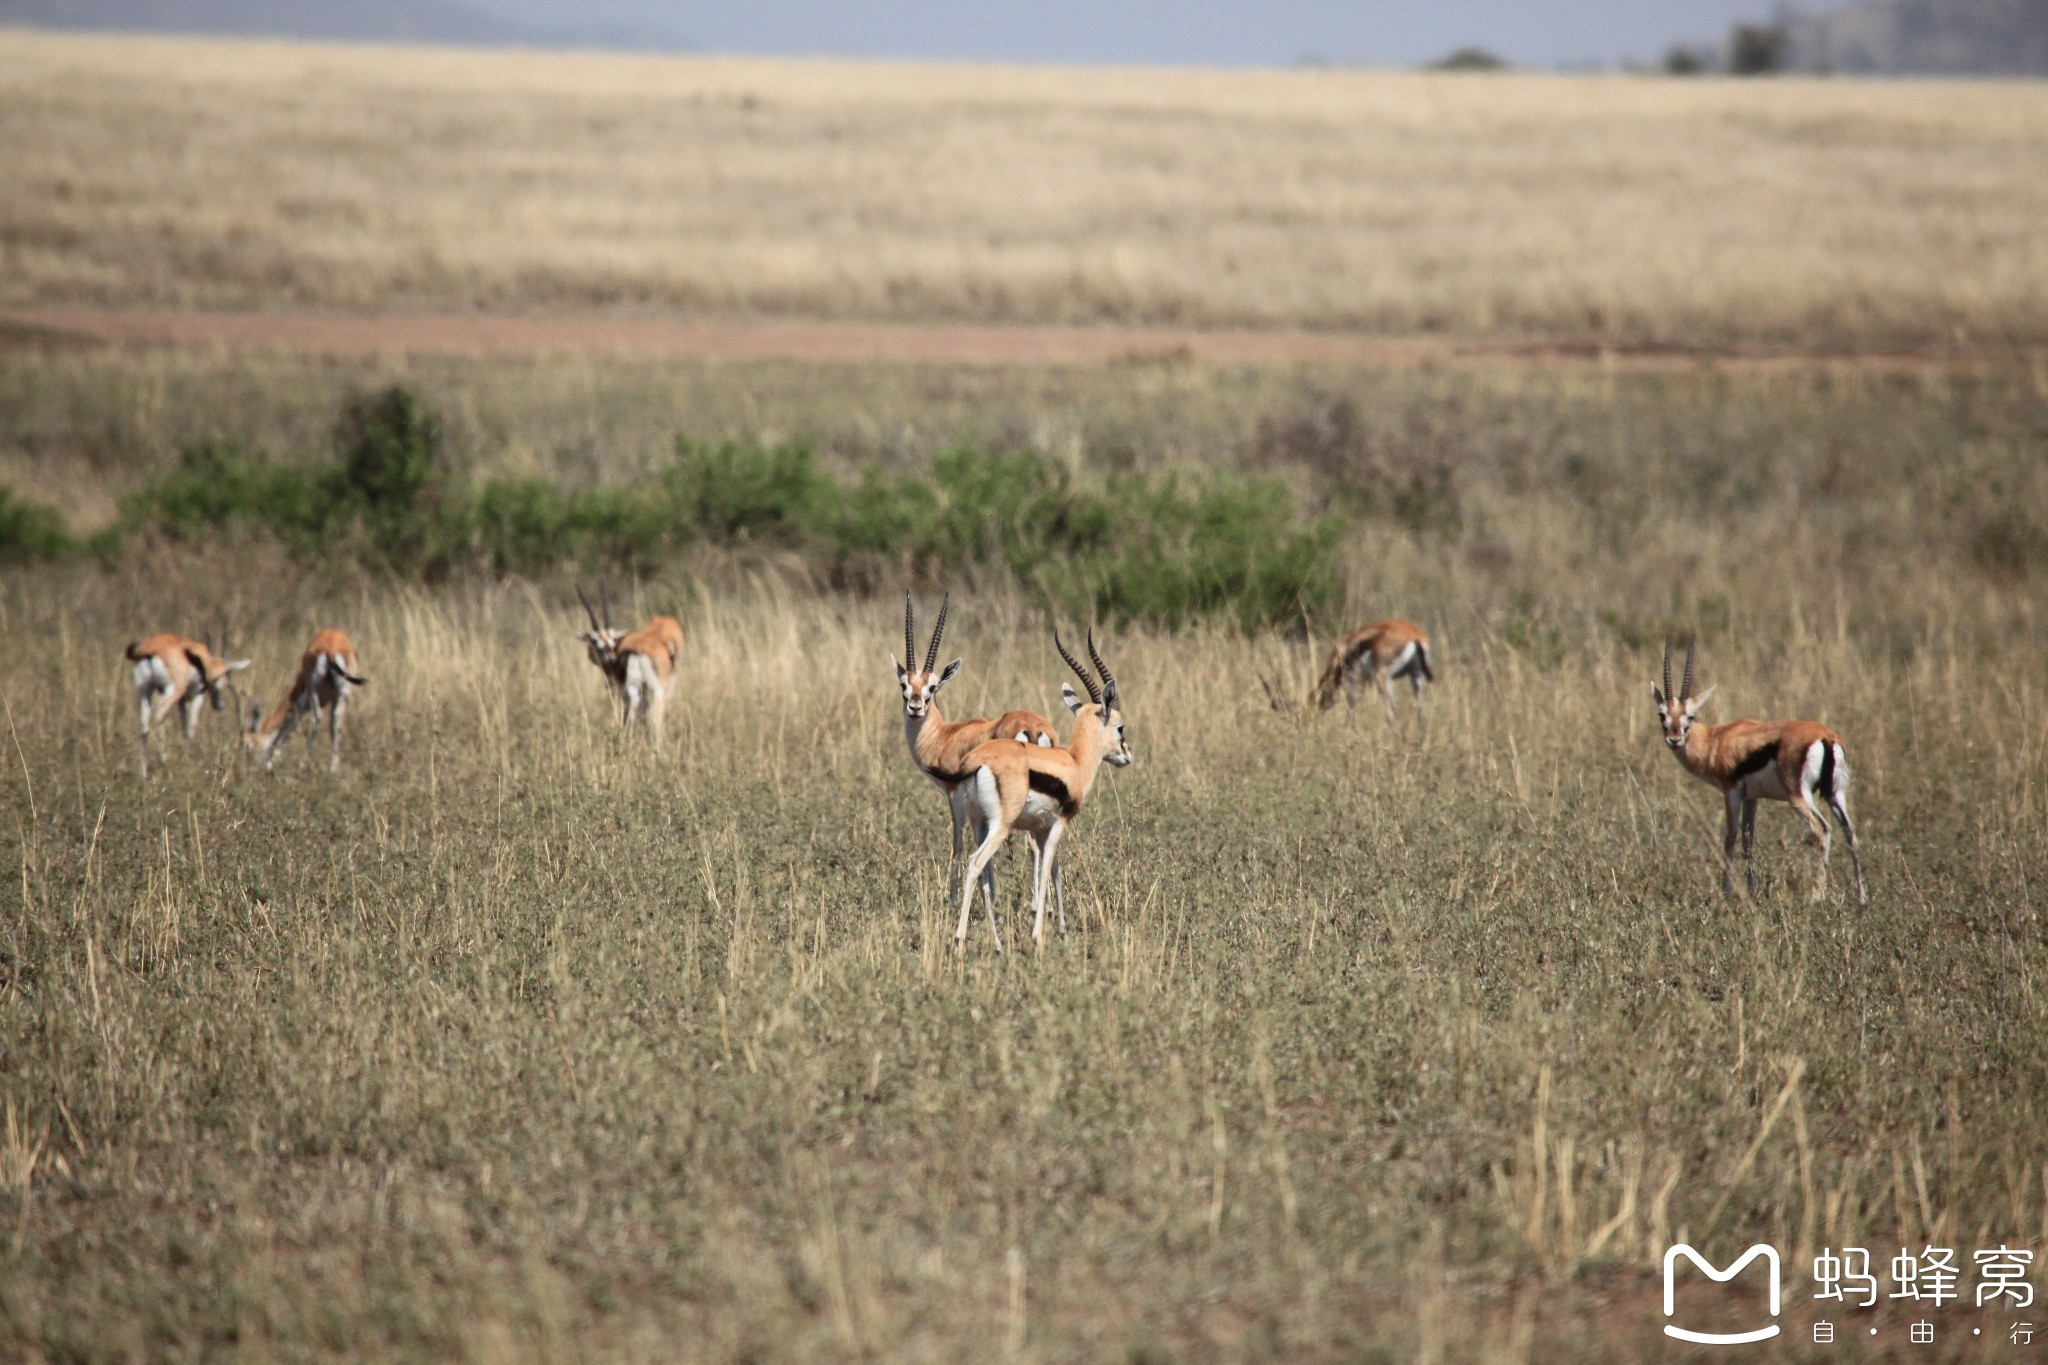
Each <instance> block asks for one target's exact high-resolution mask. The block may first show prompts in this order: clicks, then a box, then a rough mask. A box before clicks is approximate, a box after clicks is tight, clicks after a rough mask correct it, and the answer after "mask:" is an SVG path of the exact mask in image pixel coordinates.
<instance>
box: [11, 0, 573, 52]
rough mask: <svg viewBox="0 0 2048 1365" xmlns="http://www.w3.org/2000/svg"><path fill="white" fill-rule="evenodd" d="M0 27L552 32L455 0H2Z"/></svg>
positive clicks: (486, 37) (431, 37)
mask: <svg viewBox="0 0 2048 1365" xmlns="http://www.w3.org/2000/svg"><path fill="white" fill-rule="evenodd" d="M0 25H16V26H22V27H29V28H61V29H113V30H120V31H124V32H140V33H214V34H232V35H244V36H251V37H255V36H261V37H274V38H337V39H348V40H356V41H386V42H415V43H462V44H477V45H485V46H491V45H498V44H505V43H522V42H540V41H545V40H547V39H549V38H551V37H554V36H557V35H548V34H538V33H535V32H533V31H531V30H528V29H526V28H524V27H522V26H520V25H518V24H515V23H511V22H508V21H506V20H504V19H500V18H498V17H497V16H495V15H491V14H486V13H484V12H482V11H480V10H474V9H471V8H469V7H468V6H467V5H463V4H459V3H456V0H0Z"/></svg>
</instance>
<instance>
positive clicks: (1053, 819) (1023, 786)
mask: <svg viewBox="0 0 2048 1365" xmlns="http://www.w3.org/2000/svg"><path fill="white" fill-rule="evenodd" d="M1052 640H1053V645H1054V647H1055V648H1057V649H1058V650H1059V652H1060V657H1061V658H1062V659H1065V660H1066V661H1067V666H1068V667H1069V668H1071V669H1073V670H1074V672H1075V673H1076V674H1077V675H1078V676H1079V677H1080V679H1081V682H1082V685H1083V686H1085V687H1086V688H1087V689H1088V700H1087V701H1085V702H1084V701H1082V700H1081V699H1080V697H1078V696H1076V695H1075V693H1074V689H1073V688H1072V687H1069V686H1067V685H1066V684H1064V683H1063V684H1061V686H1060V695H1061V697H1062V698H1063V699H1065V701H1066V703H1067V709H1068V710H1069V711H1072V712H1073V713H1074V733H1073V736H1072V737H1071V738H1070V739H1069V740H1068V741H1067V742H1066V744H1064V745H1061V746H1058V747H1055V748H1044V747H1041V746H1039V745H1035V744H1010V743H1006V742H1004V741H1002V740H992V741H990V742H988V743H985V744H982V745H980V746H978V747H977V748H975V749H974V750H973V751H972V752H971V753H969V754H968V755H967V765H968V768H969V775H968V778H967V781H966V782H965V783H964V784H963V785H964V787H965V789H966V792H967V810H968V815H969V817H970V818H971V819H973V820H974V821H976V822H977V823H979V824H980V825H981V826H982V827H983V828H984V829H985V830H986V831H987V833H986V834H984V835H983V837H982V840H981V844H980V846H979V847H977V848H976V849H975V850H974V856H973V857H972V858H971V859H970V860H969V861H968V865H967V875H966V878H965V881H966V883H967V884H966V885H964V886H962V887H961V894H960V924H959V927H958V928H957V929H956V930H954V933H953V938H954V941H955V942H957V943H960V944H962V945H965V943H966V942H967V920H968V914H969V912H970V911H971V910H972V909H973V906H974V887H973V884H972V883H973V881H974V879H975V878H976V877H977V876H978V875H979V874H980V872H981V870H982V869H983V868H984V867H986V866H987V865H988V860H989V859H991V858H993V857H995V855H996V850H997V849H998V848H1000V847H1002V843H1003V840H1005V839H1007V838H1009V836H1010V831H1011V830H1013V829H1021V830H1024V831H1026V832H1027V833H1029V834H1030V835H1031V841H1032V843H1033V845H1034V846H1035V850H1036V857H1035V859H1034V875H1033V876H1032V879H1031V941H1032V942H1034V943H1040V944H1042V943H1044V942H1045V897H1046V892H1047V889H1048V887H1049V886H1050V887H1051V888H1052V889H1053V890H1054V892H1055V897H1056V899H1059V897H1058V885H1059V845H1060V837H1061V835H1063V834H1064V833H1065V832H1066V829H1067V826H1069V825H1071V824H1072V823H1073V822H1074V821H1075V820H1076V819H1077V818H1079V816H1080V814H1081V808H1082V806H1083V804H1084V803H1085V802H1086V801H1087V799H1088V793H1089V791H1090V789H1092V788H1093V787H1094V785H1095V778H1096V775H1097V774H1098V773H1099V772H1100V771H1101V770H1102V765H1103V764H1104V763H1105V762H1107V763H1109V764H1111V765H1113V766H1115V767H1119V768H1122V767H1128V766H1129V765H1130V762H1131V759H1132V754H1131V746H1130V743H1129V741H1128V740H1127V739H1126V738H1125V737H1124V718H1123V712H1122V711H1121V710H1120V709H1119V707H1118V700H1119V699H1118V691H1117V685H1116V676H1115V675H1114V674H1112V673H1111V672H1110V671H1109V665H1108V664H1106V663H1104V662H1103V661H1102V656H1101V655H1100V654H1098V653H1096V651H1095V635H1094V632H1092V631H1091V632H1089V636H1088V657H1089V658H1090V659H1092V660H1093V661H1094V663H1095V667H1096V669H1097V670H1098V671H1099V672H1100V673H1101V675H1102V680H1101V682H1100V683H1097V681H1096V680H1095V678H1094V677H1093V676H1091V675H1090V674H1089V672H1088V670H1087V669H1086V668H1084V667H1083V666H1082V665H1081V662H1080V661H1079V660H1078V659H1076V658H1075V657H1074V656H1073V655H1072V654H1070V653H1068V652H1067V647H1066V646H1065V645H1064V644H1062V643H1061V642H1060V637H1059V632H1058V631H1054V632H1053V637H1052ZM1060 928H1061V930H1062V932H1064V931H1065V928H1066V909H1065V906H1064V905H1063V904H1062V905H1061V907H1060ZM988 930H989V934H990V936H991V937H992V938H994V939H995V945H996V951H997V952H998V953H1000V952H1002V951H1003V935H1002V931H1001V930H1000V929H999V928H998V927H997V926H996V918H995V910H994V907H993V906H991V907H990V909H989V918H988Z"/></svg>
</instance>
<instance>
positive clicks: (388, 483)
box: [334, 384, 445, 567]
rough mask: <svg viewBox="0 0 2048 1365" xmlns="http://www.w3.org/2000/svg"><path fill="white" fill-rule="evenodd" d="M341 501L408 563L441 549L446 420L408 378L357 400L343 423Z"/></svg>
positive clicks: (339, 429)
mask: <svg viewBox="0 0 2048 1365" xmlns="http://www.w3.org/2000/svg"><path fill="white" fill-rule="evenodd" d="M334 444H335V451H336V454H337V455H338V456H339V457H340V462H341V463H340V468H339V470H338V471H337V473H338V476H339V477H338V479H337V480H336V481H335V492H336V494H337V500H341V501H347V502H351V503H353V504H354V506H353V508H351V509H349V510H350V511H352V512H353V513H354V518H353V519H355V520H357V521H359V522H360V523H361V524H362V526H363V528H364V530H365V531H367V532H368V534H369V537H370V540H371V541H372V543H374V544H375V545H376V546H377V547H378V549H380V550H381V551H383V553H384V554H385V555H386V556H387V557H388V558H389V559H391V561H392V562H393V566H394V567H403V566H406V565H408V564H412V563H416V562H418V561H420V560H422V559H423V558H427V557H429V556H430V555H431V554H432V552H433V551H434V550H435V549H437V548H439V547H438V545H437V541H438V540H439V538H438V537H436V536H435V534H434V531H435V529H436V528H435V524H434V523H435V521H436V517H435V513H436V512H437V511H438V510H439V503H440V497H439V493H440V489H441V485H442V483H443V475H444V472H445V471H444V469H443V460H444V453H443V449H442V432H441V419H440V417H439V416H438V415H436V414H435V412H434V411H433V409H431V408H430V407H428V406H427V404H426V402H425V401H424V400H423V399H421V398H420V396H419V395H418V394H416V393H414V392H413V391H412V390H411V389H408V388H406V387H405V386H404V385H402V384H393V385H392V386H391V387H389V388H387V389H384V390H383V391H382V392H379V393H374V394H365V395H362V396H359V397H357V398H353V399H351V400H349V402H348V404H347V405H346V406H345V407H343V409H342V412H341V417H340V419H339V420H338V421H336V423H335V427H334Z"/></svg>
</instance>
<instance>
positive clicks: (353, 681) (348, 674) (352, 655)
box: [242, 628, 369, 773]
mask: <svg viewBox="0 0 2048 1365" xmlns="http://www.w3.org/2000/svg"><path fill="white" fill-rule="evenodd" d="M367 681H369V680H368V679H367V678H363V677H360V676H358V675H357V673H356V647H355V644H354V643H353V642H352V641H351V640H350V639H349V638H348V636H346V635H344V634H343V633H342V632H340V631H338V630H334V629H332V628H329V629H326V630H322V631H318V632H316V633H315V634H314V636H313V639H312V641H311V642H310V643H309V644H307V646H306V652H305V653H304V654H303V655H301V656H300V658H299V672H298V676H297V677H295V678H293V679H292V685H291V690H290V691H288V692H286V693H285V694H284V697H283V699H282V700H280V701H279V702H278V703H277V705H275V706H273V707H271V708H270V712H269V714H268V715H266V714H264V710H263V704H262V703H261V702H256V701H252V702H250V703H249V716H248V721H247V723H246V724H245V725H244V726H243V730H242V743H243V745H244V746H245V747H246V748H247V749H248V751H249V756H250V758H251V759H253V760H254V761H255V764H256V766H257V767H258V768H260V769H264V770H268V769H269V767H270V763H271V760H272V759H274V758H276V757H277V750H278V748H279V746H280V745H282V744H283V743H284V742H285V740H287V739H289V738H290V737H291V733H292V731H293V730H294V729H295V728H297V726H298V723H299V721H300V720H302V719H303V718H304V717H305V716H306V714H307V713H308V712H310V713H312V717H313V725H312V727H309V728H308V729H307V731H306V758H307V761H308V762H311V761H312V757H313V730H314V729H316V728H318V726H319V724H320V712H321V710H322V708H325V710H326V712H327V739H328V743H329V745H330V753H329V755H328V759H327V771H329V772H331V773H336V772H340V771H341V713H342V712H343V711H344V710H346V709H347V708H348V693H349V689H350V688H351V687H361V686H362V685H363V684H364V683H365V682H367Z"/></svg>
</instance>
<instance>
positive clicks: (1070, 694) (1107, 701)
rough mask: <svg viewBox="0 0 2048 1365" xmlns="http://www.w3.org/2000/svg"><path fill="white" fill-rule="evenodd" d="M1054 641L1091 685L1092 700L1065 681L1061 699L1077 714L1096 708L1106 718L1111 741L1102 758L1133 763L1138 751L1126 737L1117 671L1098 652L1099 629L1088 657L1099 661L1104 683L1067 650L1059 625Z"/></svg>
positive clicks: (1090, 642) (1114, 762)
mask: <svg viewBox="0 0 2048 1365" xmlns="http://www.w3.org/2000/svg"><path fill="white" fill-rule="evenodd" d="M1052 643H1053V647H1054V648H1055V649H1057V650H1059V652H1060V657H1061V658H1062V659H1065V660H1066V661H1067V667H1069V668H1071V669H1073V670H1074V673H1075V675H1076V676H1078V677H1079V678H1080V679H1081V685H1082V686H1083V687H1085V688H1087V689H1088V700H1087V701H1082V700H1081V698H1080V696H1079V695H1078V694H1077V693H1076V692H1075V691H1074V689H1073V688H1072V687H1071V686H1069V685H1068V684H1066V683H1061V684H1060V700H1061V701H1064V702H1065V703H1066V704H1067V709H1068V710H1069V711H1072V712H1073V713H1074V714H1075V715H1076V716H1079V715H1080V714H1081V712H1082V710H1083V709H1084V708H1089V707H1092V708H1094V711H1095V714H1096V716H1097V717H1098V718H1099V719H1100V720H1101V721H1102V728H1103V729H1104V730H1105V731H1107V732H1108V733H1107V736H1106V738H1107V739H1108V740H1109V741H1110V745H1109V750H1108V752H1106V753H1104V754H1103V756H1102V761H1103V762H1104V763H1107V764H1109V765H1110V766H1111V767H1112V768H1128V767H1130V766H1131V761H1132V760H1133V759H1134V758H1136V757H1137V755H1135V754H1133V753H1132V752H1131V745H1130V741H1129V740H1128V739H1126V738H1125V737H1124V713H1123V712H1122V711H1121V710H1120V709H1118V706H1117V701H1118V696H1117V686H1116V675H1115V674H1113V673H1111V672H1110V671H1109V665H1108V664H1106V663H1104V662H1102V656H1101V655H1100V654H1098V653H1096V652H1095V632H1094V631H1092V630H1091V631H1089V632H1088V657H1089V658H1090V659H1093V660H1094V661H1095V667H1096V669H1097V670H1098V671H1099V672H1100V673H1101V674H1102V681H1101V682H1100V683H1097V682H1096V680H1095V678H1094V676H1093V675H1092V674H1090V673H1089V672H1088V670H1087V669H1086V668H1084V667H1083V666H1082V664H1081V661H1080V660H1079V659H1076V658H1075V657H1074V656H1073V655H1072V654H1070V653H1068V652H1067V647H1066V645H1065V644H1063V643H1062V642H1061V640H1060V633H1059V630H1058V629H1057V628H1055V629H1054V630H1053V633H1052Z"/></svg>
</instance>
